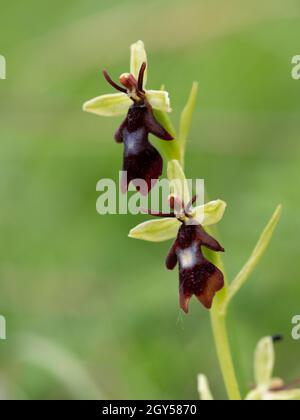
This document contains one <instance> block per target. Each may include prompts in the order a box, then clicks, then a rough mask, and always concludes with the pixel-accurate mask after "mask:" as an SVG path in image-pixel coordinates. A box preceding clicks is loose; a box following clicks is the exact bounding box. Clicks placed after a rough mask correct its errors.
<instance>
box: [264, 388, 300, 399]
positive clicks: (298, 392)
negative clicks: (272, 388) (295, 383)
mask: <svg viewBox="0 0 300 420" xmlns="http://www.w3.org/2000/svg"><path fill="white" fill-rule="evenodd" d="M263 399H264V400H265V401H300V389H290V390H288V391H278V392H267V393H266V394H265V395H264V398H263Z"/></svg>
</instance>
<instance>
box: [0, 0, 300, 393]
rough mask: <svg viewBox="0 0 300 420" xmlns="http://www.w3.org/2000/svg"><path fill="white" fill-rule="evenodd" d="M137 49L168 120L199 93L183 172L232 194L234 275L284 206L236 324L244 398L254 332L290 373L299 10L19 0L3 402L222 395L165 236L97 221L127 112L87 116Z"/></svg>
mask: <svg viewBox="0 0 300 420" xmlns="http://www.w3.org/2000/svg"><path fill="white" fill-rule="evenodd" d="M138 39H142V40H144V42H145V43H146V47H147V51H148V56H149V66H150V68H149V82H148V85H149V87H151V88H153V89H154V88H159V87H160V85H161V84H162V83H164V84H166V86H167V89H168V90H169V92H170V94H171V99H172V106H173V109H174V112H173V116H172V118H173V121H174V122H175V123H176V122H177V121H178V118H179V115H180V111H181V109H182V107H183V106H184V104H185V101H186V98H187V96H188V93H189V90H190V87H191V83H192V81H193V80H198V81H199V83H200V91H199V99H198V103H197V109H196V112H195V119H194V124H193V128H192V132H191V136H190V140H189V148H188V153H187V175H188V176H189V177H198V178H199V177H203V178H205V180H206V187H207V189H208V191H209V194H210V196H211V197H213V198H222V199H224V200H226V201H227V202H228V211H227V213H226V217H225V218H224V220H223V222H222V223H221V224H220V225H219V228H220V236H221V240H222V243H223V244H224V246H225V247H226V250H227V252H226V255H225V262H226V266H227V271H228V273H229V276H230V278H232V277H233V276H234V275H235V274H236V273H237V272H238V271H239V269H240V268H241V266H242V265H243V263H244V262H245V261H246V259H247V258H248V256H249V254H250V252H251V250H252V248H253V246H254V244H255V243H256V240H257V238H258V236H259V234H260V232H261V230H262V229H263V227H264V225H265V224H266V223H267V221H268V219H269V218H270V216H271V214H272V213H273V211H274V209H275V207H276V205H277V204H278V203H282V204H283V206H284V213H283V218H282V220H281V223H280V226H279V228H278V230H277V232H276V235H275V236H274V239H273V241H272V244H271V247H270V248H269V250H268V252H267V254H266V256H265V257H264V259H263V261H262V263H261V264H260V265H259V267H258V269H257V270H256V271H255V273H254V274H253V275H252V276H251V281H249V282H248V283H247V285H246V287H245V288H244V289H243V290H242V291H241V292H240V294H239V295H238V298H237V299H236V300H235V302H234V304H233V307H232V310H231V314H230V320H229V330H230V335H231V339H232V344H233V351H234V357H235V360H236V364H237V369H238V375H239V380H240V382H241V386H242V389H243V391H244V392H245V391H246V390H247V388H248V387H250V386H251V384H252V383H253V368H252V364H253V363H252V360H253V351H254V348H255V345H256V342H257V341H258V339H259V338H261V337H262V336H264V335H268V334H274V333H282V334H284V335H285V341H284V342H283V343H281V344H279V345H278V348H277V365H276V375H279V376H281V377H284V378H285V379H286V380H287V381H289V380H293V379H295V378H299V376H300V361H299V349H300V342H295V341H293V340H292V339H291V318H292V316H293V315H295V314H299V313H300V299H299V294H300V281H299V270H300V259H299V231H300V218H299V207H300V196H299V181H300V179H299V166H300V143H299V132H300V120H299V112H300V81H295V80H292V78H291V70H292V65H291V59H292V57H293V56H294V55H296V54H300V44H299V39H300V3H299V0H285V1H282V0H252V1H251V2H241V1H238V0H228V1H226V2H224V1H221V0H201V1H199V0H185V1H179V0H163V1H161V0H160V1H158V0H152V1H151V2H141V1H136V0H112V1H110V2H105V1H102V0H85V1H77V0H72V1H71V0H65V1H64V2H61V1H58V0H52V1H51V2H50V1H44V2H39V1H37V0H27V1H26V2H5V3H2V4H1V13H0V54H2V55H4V56H5V57H6V59H7V77H8V78H7V80H6V81H0V200H1V206H0V287H1V290H0V314H2V315H5V316H6V318H7V336H8V339H7V340H6V341H0V394H1V398H27V399H48V398H108V399H113V398H118V399H156V398H159V399H192V398H197V397H198V396H197V391H196V375H197V373H199V372H204V373H206V374H207V375H208V377H209V379H210V382H211V387H212V390H213V393H214V395H215V396H216V397H217V398H225V391H224V387H223V384H222V380H221V376H220V373H219V368H218V365H217V359H216V354H215V350H214V346H213V340H212V336H211V330H210V323H209V314H208V312H206V311H205V310H204V309H203V308H202V307H201V306H200V305H199V304H198V303H197V302H196V301H193V302H192V303H191V310H190V314H189V315H188V316H184V315H182V314H181V313H180V312H179V309H178V286H177V283H178V279H177V274H176V272H170V273H168V272H167V271H166V270H165V268H164V258H165V255H166V253H167V250H168V247H169V244H168V243H164V244H159V245H155V244H150V243H146V242H145V243H143V242H138V241H133V240H130V239H128V238H127V233H128V231H129V230H130V229H131V228H132V227H133V226H134V225H136V224H137V223H138V222H140V221H142V220H146V218H145V217H143V216H139V217H133V216H106V217H101V216H99V215H97V213H96V211H95V203H96V199H97V193H96V183H97V181H98V180H99V179H101V178H112V179H117V173H118V170H119V169H120V166H121V160H122V157H121V155H122V148H121V146H120V145H119V146H118V145H116V144H115V143H114V141H113V132H114V130H115V129H116V127H117V125H118V123H119V121H120V120H119V119H101V118H100V117H96V116H93V115H88V114H84V113H83V112H82V111H81V106H82V103H83V102H84V101H85V100H87V99H90V98H92V97H94V96H97V95H99V94H101V93H109V92H110V88H109V87H108V86H107V85H106V83H105V82H104V80H103V78H102V77H101V75H100V70H101V69H103V68H104V67H105V68H107V69H109V71H110V73H111V74H112V75H113V76H115V77H116V76H118V75H119V74H120V73H122V72H124V71H127V70H128V62H129V45H130V44H131V43H132V42H135V41H137V40H138Z"/></svg>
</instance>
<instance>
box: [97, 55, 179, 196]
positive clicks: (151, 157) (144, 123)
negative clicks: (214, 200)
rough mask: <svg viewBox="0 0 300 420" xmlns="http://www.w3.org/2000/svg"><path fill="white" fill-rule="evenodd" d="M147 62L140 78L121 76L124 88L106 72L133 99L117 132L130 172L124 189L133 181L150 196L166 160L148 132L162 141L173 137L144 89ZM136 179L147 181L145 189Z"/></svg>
mask: <svg viewBox="0 0 300 420" xmlns="http://www.w3.org/2000/svg"><path fill="white" fill-rule="evenodd" d="M145 70H146V63H144V64H143V65H142V67H141V69H140V72H139V77H138V80H135V78H134V76H133V75H123V76H121V78H120V81H121V83H122V84H123V85H124V88H123V87H121V86H119V85H118V84H116V83H115V82H114V81H113V80H112V79H111V78H110V76H109V75H108V73H107V72H106V71H104V72H103V74H104V77H105V79H106V80H107V82H108V83H109V84H110V85H111V86H112V87H114V88H115V89H117V90H118V91H120V92H123V93H126V94H128V95H129V97H130V98H131V99H132V101H133V105H132V106H131V107H130V108H129V111H128V114H127V116H126V118H125V120H124V121H123V122H122V124H121V125H120V127H119V128H118V130H117V132H116V134H115V140H116V142H117V143H123V144H124V161H123V172H126V173H127V177H126V180H125V179H123V180H122V185H121V189H122V191H123V192H124V193H126V192H127V191H128V187H129V184H130V183H131V182H133V184H134V185H135V186H136V188H137V190H138V191H140V192H141V194H143V195H147V194H148V193H149V192H150V190H151V188H152V187H153V185H154V184H155V181H156V180H158V179H159V178H160V176H161V174H162V171H163V160H162V157H161V156H160V154H159V152H158V151H157V150H156V149H155V147H153V146H152V145H151V143H150V142H149V134H153V135H154V136H156V137H158V138H159V139H161V140H166V141H171V140H173V139H174V138H173V137H172V136H171V134H170V133H168V132H167V131H166V130H165V129H164V128H163V127H162V126H161V125H160V124H159V122H158V121H157V120H156V118H155V117H154V114H153V110H152V107H151V105H150V104H149V102H148V101H147V99H146V95H145V91H144V90H143V81H144V74H145ZM135 180H143V181H145V188H141V187H140V186H139V185H137V184H138V183H137V182H135Z"/></svg>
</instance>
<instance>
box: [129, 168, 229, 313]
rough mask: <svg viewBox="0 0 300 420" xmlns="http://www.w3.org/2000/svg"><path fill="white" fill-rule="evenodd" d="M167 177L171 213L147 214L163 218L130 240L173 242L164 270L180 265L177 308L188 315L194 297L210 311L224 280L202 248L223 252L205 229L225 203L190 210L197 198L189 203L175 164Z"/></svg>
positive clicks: (139, 228) (147, 224)
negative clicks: (168, 180)
mask: <svg viewBox="0 0 300 420" xmlns="http://www.w3.org/2000/svg"><path fill="white" fill-rule="evenodd" d="M168 175H169V179H170V181H171V188H173V192H172V194H171V200H170V202H171V207H172V208H173V211H172V212H171V213H169V214H163V213H153V212H151V211H147V213H149V214H150V215H152V216H159V217H164V218H162V219H159V220H153V221H148V222H145V223H142V224H141V225H139V226H137V227H136V228H134V229H132V230H131V231H130V233H129V236H130V237H131V238H135V239H141V240H146V241H151V242H161V241H165V240H169V239H172V238H176V240H175V242H174V244H173V246H172V248H171V250H170V252H169V254H168V256H167V260H166V266H167V268H168V269H169V270H173V269H174V268H175V267H176V265H177V263H178V265H179V296H180V307H181V309H182V310H183V311H184V312H186V313H187V312H188V308H189V301H190V299H191V297H192V296H193V295H195V296H196V297H197V298H198V300H199V301H200V302H201V303H202V304H203V305H204V306H205V308H207V309H210V308H211V306H212V303H213V299H214V297H215V295H216V293H217V292H218V291H220V290H221V289H222V288H223V286H224V276H223V274H222V272H221V271H220V270H219V269H218V268H217V267H216V266H215V265H214V264H212V263H211V262H210V261H208V260H207V259H206V258H205V257H204V255H203V252H202V248H203V247H206V248H208V249H210V250H212V251H215V252H224V248H223V247H222V246H221V245H220V244H219V243H218V242H217V241H216V240H215V239H214V238H213V237H212V236H210V235H209V234H208V233H207V232H206V231H205V229H204V228H205V227H207V226H210V225H213V224H216V223H218V222H219V221H220V220H221V219H222V217H223V215H224V212H225V208H226V203H225V202H224V201H221V200H217V201H212V202H210V203H207V204H206V205H202V206H198V207H195V208H192V205H193V204H194V201H195V200H196V197H194V198H193V199H190V196H189V192H188V187H187V183H186V179H185V176H184V173H183V170H182V169H181V167H180V164H179V162H178V161H171V162H170V163H169V167H168ZM172 186H173V187H172Z"/></svg>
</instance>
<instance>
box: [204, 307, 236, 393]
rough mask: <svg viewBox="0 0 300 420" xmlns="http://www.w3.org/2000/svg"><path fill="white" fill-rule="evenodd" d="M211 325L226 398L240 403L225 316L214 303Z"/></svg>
mask: <svg viewBox="0 0 300 420" xmlns="http://www.w3.org/2000/svg"><path fill="white" fill-rule="evenodd" d="M211 324H212V330H213V335H214V340H215V345H216V350H217V355H218V359H219V364H220V367H221V371H222V375H223V379H224V383H225V386H226V390H227V394H228V397H229V399H230V400H234V401H240V400H241V394H240V390H239V386H238V382H237V377H236V373H235V369H234V365H233V360H232V355H231V350H230V345H229V339H228V333H227V327H226V315H224V314H222V313H221V312H220V310H219V304H218V302H215V305H214V307H213V309H212V310H211Z"/></svg>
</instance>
